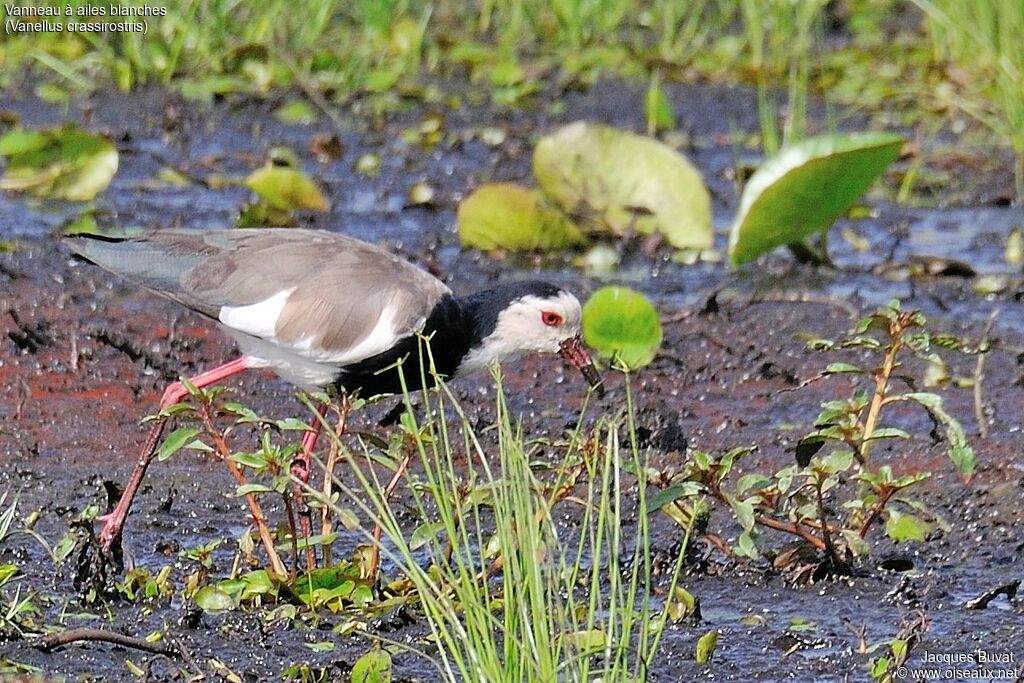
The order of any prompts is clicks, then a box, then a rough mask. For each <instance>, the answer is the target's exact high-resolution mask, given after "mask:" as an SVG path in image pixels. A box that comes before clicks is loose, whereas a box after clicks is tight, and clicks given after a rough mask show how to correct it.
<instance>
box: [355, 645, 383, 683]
mask: <svg viewBox="0 0 1024 683" xmlns="http://www.w3.org/2000/svg"><path fill="white" fill-rule="evenodd" d="M350 680H351V682H352V683H391V655H389V654H388V653H387V651H386V650H382V649H380V648H374V649H373V650H370V651H369V652H367V653H366V654H365V655H363V656H362V657H360V658H359V659H357V660H356V663H355V664H353V665H352V674H351V678H350Z"/></svg>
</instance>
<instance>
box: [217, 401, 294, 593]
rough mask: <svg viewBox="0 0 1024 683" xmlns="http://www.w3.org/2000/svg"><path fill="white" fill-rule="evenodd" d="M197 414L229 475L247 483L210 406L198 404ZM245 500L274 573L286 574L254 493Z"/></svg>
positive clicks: (242, 484)
mask: <svg viewBox="0 0 1024 683" xmlns="http://www.w3.org/2000/svg"><path fill="white" fill-rule="evenodd" d="M199 416H200V419H201V420H202V421H203V426H204V427H205V428H206V433H207V434H209V435H210V438H211V439H213V446H214V450H216V451H217V455H219V456H220V458H221V460H223V461H224V464H225V465H227V466H228V470H230V471H231V476H233V477H234V478H235V481H236V482H237V483H238V485H239V486H245V485H247V484H248V483H249V481H248V480H247V479H246V478H245V475H244V474H243V473H242V470H241V468H240V467H239V466H238V463H236V462H235V461H234V460H232V459H231V450H230V449H229V448H228V444H227V441H225V439H224V434H223V433H221V432H220V431H219V430H218V429H216V428H215V427H214V426H213V420H212V419H211V418H210V406H209V405H208V404H207V403H203V404H202V405H201V406H200V410H199ZM245 502H246V503H247V504H248V506H249V514H250V515H251V516H252V521H253V523H254V524H255V525H256V529H257V531H258V532H259V535H260V542H261V543H262V544H263V549H264V550H265V551H266V553H267V558H268V559H269V560H270V565H271V567H272V568H273V571H274V573H275V574H277V575H278V576H280V577H282V578H283V577H285V576H288V569H287V568H286V567H285V566H284V562H282V561H281V556H280V555H278V554H277V551H276V550H275V549H274V539H273V538H272V537H271V535H270V529H268V528H267V522H266V517H265V516H264V514H263V508H262V507H261V506H260V504H259V501H257V500H256V495H255V494H253V493H247V494H245Z"/></svg>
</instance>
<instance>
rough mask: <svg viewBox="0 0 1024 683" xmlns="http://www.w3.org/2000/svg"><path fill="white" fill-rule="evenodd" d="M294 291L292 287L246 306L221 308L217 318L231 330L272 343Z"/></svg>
mask: <svg viewBox="0 0 1024 683" xmlns="http://www.w3.org/2000/svg"><path fill="white" fill-rule="evenodd" d="M294 291H295V288H294V287H292V288H291V289H286V290H284V291H281V292H278V293H277V294H275V295H274V296H272V297H270V298H269V299H264V300H263V301H257V302H256V303H254V304H249V305H248V306H223V307H221V309H220V313H219V314H218V315H217V317H218V318H219V319H220V321H221V322H222V323H224V324H225V325H226V326H227V327H229V328H231V329H232V330H236V331H238V332H244V333H245V334H248V335H252V336H253V337H259V338H261V339H267V340H269V341H274V339H275V330H276V329H277V320H278V318H280V317H281V311H283V310H284V306H285V304H286V303H288V297H289V296H291V294H292V292H294Z"/></svg>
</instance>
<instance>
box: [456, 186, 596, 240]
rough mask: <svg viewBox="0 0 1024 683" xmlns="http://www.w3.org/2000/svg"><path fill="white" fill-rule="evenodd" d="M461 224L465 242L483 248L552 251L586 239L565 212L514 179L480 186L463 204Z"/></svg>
mask: <svg viewBox="0 0 1024 683" xmlns="http://www.w3.org/2000/svg"><path fill="white" fill-rule="evenodd" d="M458 226H459V241H460V242H461V243H462V246H463V247H467V248H472V249H480V250H482V251H493V250H495V249H508V250H510V251H550V250H554V249H562V248H564V247H568V246H573V245H575V244H579V243H581V242H582V241H583V235H582V234H581V233H580V231H579V229H578V228H577V227H576V226H575V225H574V224H573V223H572V221H570V220H569V219H568V218H566V217H565V216H564V215H563V214H562V213H561V212H559V211H557V210H556V209H553V208H551V207H549V206H547V205H546V204H545V203H544V202H543V201H541V200H539V199H538V197H537V195H536V194H535V193H534V192H531V191H529V190H526V189H524V188H522V187H519V186H518V185H513V184H511V183H490V184H487V185H481V186H480V187H478V188H477V189H476V190H475V191H474V192H473V194H471V195H469V196H468V197H466V198H465V199H464V200H462V203H461V204H459V211H458Z"/></svg>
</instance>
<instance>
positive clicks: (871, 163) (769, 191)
mask: <svg viewBox="0 0 1024 683" xmlns="http://www.w3.org/2000/svg"><path fill="white" fill-rule="evenodd" d="M902 145H903V138H902V137H900V136H899V135H895V134H892V133H846V134H842V133H837V134H832V135H820V136H816V137H813V138H808V139H806V140H803V141H802V142H798V143H796V144H793V145H790V146H787V147H786V148H785V149H783V150H782V151H781V152H779V153H778V154H777V155H776V156H774V157H772V158H771V159H768V160H767V161H765V162H764V164H762V165H761V167H760V168H759V169H758V170H757V172H756V173H754V175H753V176H751V178H750V180H749V181H748V182H747V184H746V187H744V189H743V196H742V197H741V199H740V207H739V210H738V211H737V214H736V218H735V219H734V221H733V224H732V228H731V230H730V233H729V259H730V261H731V262H732V263H733V264H734V265H740V264H742V263H746V262H747V261H752V260H753V259H755V258H757V257H758V256H761V255H762V254H765V253H767V252H769V251H771V250H772V249H775V248H776V247H780V246H783V245H788V246H789V247H790V249H791V250H792V251H794V253H796V254H798V255H800V256H802V257H804V258H808V259H810V260H812V261H815V262H819V263H828V262H829V259H828V252H827V246H826V245H827V241H826V239H825V236H826V234H827V232H828V229H829V228H830V227H831V226H832V223H833V222H834V221H835V220H836V219H837V218H839V217H840V216H841V215H843V214H844V213H846V211H847V210H848V209H849V208H850V207H851V206H852V205H853V203H854V202H855V201H857V199H858V198H859V197H860V196H861V195H862V194H863V193H864V191H865V190H867V188H868V187H870V186H871V184H872V183H873V182H874V181H875V180H876V179H877V178H878V176H880V175H881V174H882V172H883V171H885V169H886V168H887V167H888V166H889V164H890V163H892V162H893V161H894V160H895V159H896V158H897V157H898V156H899V153H900V148H901V147H902ZM812 235H820V240H819V243H820V247H817V248H816V247H812V246H810V245H808V244H806V242H805V241H804V240H806V239H807V238H808V237H811V236H812Z"/></svg>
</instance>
